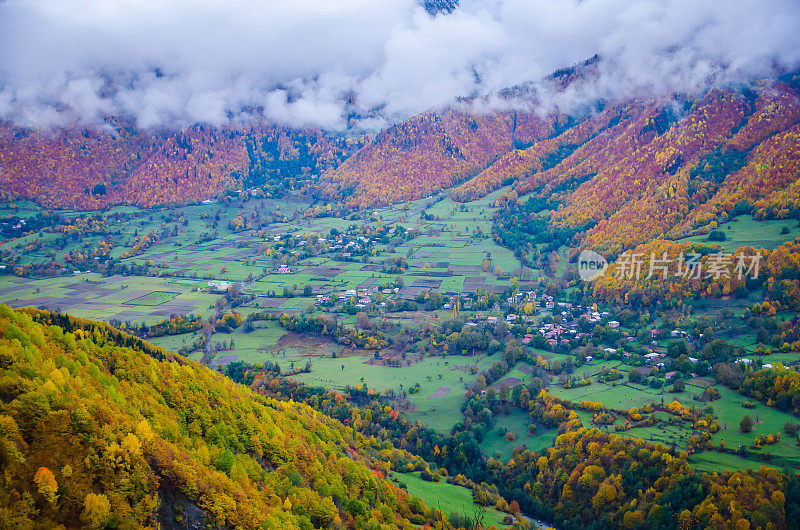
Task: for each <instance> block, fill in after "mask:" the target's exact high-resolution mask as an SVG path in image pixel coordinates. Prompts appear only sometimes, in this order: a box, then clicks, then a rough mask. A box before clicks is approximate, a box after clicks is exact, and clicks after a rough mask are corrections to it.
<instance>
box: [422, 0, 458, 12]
mask: <svg viewBox="0 0 800 530" xmlns="http://www.w3.org/2000/svg"><path fill="white" fill-rule="evenodd" d="M422 5H424V6H425V10H426V11H427V12H428V13H430V14H431V15H437V14H439V13H451V12H453V11H454V10H455V9H456V8H457V7H458V0H424V1H423V3H422Z"/></svg>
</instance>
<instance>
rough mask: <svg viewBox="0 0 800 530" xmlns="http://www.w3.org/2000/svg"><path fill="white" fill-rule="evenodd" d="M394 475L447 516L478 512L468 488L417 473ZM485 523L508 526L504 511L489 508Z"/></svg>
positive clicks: (472, 514)
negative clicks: (505, 522) (431, 479)
mask: <svg viewBox="0 0 800 530" xmlns="http://www.w3.org/2000/svg"><path fill="white" fill-rule="evenodd" d="M392 477H393V478H396V479H397V480H398V481H400V482H401V483H403V484H405V485H406V488H407V489H408V492H409V493H410V494H411V495H413V496H414V497H417V498H419V499H422V500H423V501H425V504H427V505H428V506H430V507H431V508H438V509H440V510H441V511H442V512H444V514H445V515H446V516H449V515H450V514H451V513H460V514H464V515H468V516H470V517H474V516H475V515H476V514H477V513H478V509H479V507H478V505H477V504H475V503H474V502H473V501H472V492H471V491H470V490H468V489H467V488H462V487H461V486H456V485H455V484H448V483H446V482H444V480H442V481H441V482H427V481H424V480H422V479H421V478H420V477H419V472H416V473H392ZM484 513H485V518H484V525H485V526H487V527H489V526H496V527H498V528H506V527H507V526H508V525H504V524H503V517H504V516H505V514H504V513H502V512H499V511H497V510H495V509H494V508H487V509H486V510H485V512H484Z"/></svg>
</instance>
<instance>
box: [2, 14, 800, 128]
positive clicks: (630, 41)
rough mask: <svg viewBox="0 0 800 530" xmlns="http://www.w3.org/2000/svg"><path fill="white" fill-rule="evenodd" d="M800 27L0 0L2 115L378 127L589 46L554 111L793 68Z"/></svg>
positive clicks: (517, 78) (798, 21)
mask: <svg viewBox="0 0 800 530" xmlns="http://www.w3.org/2000/svg"><path fill="white" fill-rule="evenodd" d="M799 28H800V2H798V1H797V0H751V1H745V0H724V1H723V0H653V1H645V0H627V1H623V0H584V1H574V0H494V1H492V0H466V1H462V2H461V4H460V6H459V8H458V9H456V10H455V11H454V12H453V13H452V14H449V15H438V16H435V17H433V16H431V15H429V14H428V13H427V12H426V11H425V10H424V9H422V7H420V6H419V4H418V3H417V2H416V1H415V0H271V1H270V0H262V1H256V0H6V1H2V0H0V120H10V121H13V122H15V123H16V124H19V125H29V126H39V127H48V126H54V125H64V124H71V123H76V122H78V123H84V124H87V123H93V122H99V121H100V120H101V119H102V117H103V116H104V115H107V114H125V115H130V116H133V117H135V119H136V120H137V122H138V124H139V125H140V126H141V127H146V128H147V127H159V126H180V125H185V124H189V123H194V122H205V123H211V124H224V123H227V122H228V121H229V120H231V119H232V120H240V119H246V116H247V113H248V110H247V109H251V108H259V109H263V111H264V113H265V114H266V115H267V116H268V118H269V119H271V120H274V121H278V122H281V123H285V124H288V125H292V126H319V127H324V128H327V129H341V128H344V127H346V126H347V116H348V113H353V112H355V113H357V114H359V115H362V116H370V118H369V119H365V120H362V122H361V126H363V127H368V128H380V127H383V126H385V125H386V124H387V123H391V122H393V121H397V120H400V119H404V118H406V117H408V116H411V115H414V114H417V113H420V112H423V111H425V110H428V109H432V108H437V107H441V106H444V105H447V104H449V103H451V102H452V101H453V100H454V99H455V98H459V97H464V96H474V95H488V94H492V93H494V92H496V91H498V90H500V89H502V88H505V87H509V86H514V85H518V84H521V83H525V82H534V83H536V82H539V81H540V80H542V79H543V78H544V77H545V76H547V75H548V74H550V73H552V72H553V71H554V70H556V69H558V68H560V67H564V66H569V65H573V64H576V63H578V62H581V61H583V60H585V59H588V58H589V57H591V56H593V55H594V54H599V55H600V56H601V58H602V60H601V62H600V67H599V72H598V76H597V77H596V78H595V79H593V81H592V83H591V84H586V85H582V86H580V87H576V88H574V89H573V90H570V91H569V92H567V93H566V94H560V95H559V96H558V97H555V96H553V95H546V94H544V93H543V92H542V88H541V87H540V88H539V101H540V104H543V105H546V106H548V107H549V106H553V105H558V106H561V107H562V108H563V107H568V106H569V105H572V104H575V103H580V102H582V101H585V100H586V99H587V98H594V97H606V98H613V97H625V96H629V95H649V94H658V93H662V94H668V93H671V92H692V91H696V90H700V89H703V88H706V87H708V86H713V85H719V86H721V85H726V84H729V83H735V82H740V81H747V80H750V79H754V78H759V77H766V76H774V75H776V73H780V72H781V71H786V70H793V69H796V68H798V65H800V31H798V29H799ZM348 102H349V103H348Z"/></svg>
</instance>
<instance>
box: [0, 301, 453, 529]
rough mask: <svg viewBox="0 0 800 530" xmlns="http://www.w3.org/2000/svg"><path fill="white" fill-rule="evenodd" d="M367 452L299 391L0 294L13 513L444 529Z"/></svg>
mask: <svg viewBox="0 0 800 530" xmlns="http://www.w3.org/2000/svg"><path fill="white" fill-rule="evenodd" d="M383 449H384V452H385V450H386V445H384V446H383ZM389 449H390V451H389V452H392V451H394V452H397V451H398V450H396V449H393V448H391V447H390V448H389ZM400 453H402V455H404V457H405V458H406V459H407V460H406V461H409V462H413V461H415V458H416V457H413V456H411V455H407V454H406V453H405V452H400ZM372 455H373V449H372V447H371V445H370V444H369V443H367V441H366V440H365V439H364V437H363V436H362V435H360V434H357V433H355V432H354V431H353V430H352V429H350V428H347V427H345V426H343V425H342V424H341V423H340V422H338V421H336V420H333V419H331V418H329V417H327V416H325V415H323V414H320V413H317V412H315V411H314V410H312V409H311V408H309V407H308V406H306V405H304V404H299V403H295V402H285V401H283V402H282V401H275V400H273V399H269V398H264V397H262V396H258V395H256V394H254V393H252V392H251V391H250V390H249V389H248V388H246V387H244V386H241V385H237V384H235V383H233V382H232V381H230V380H229V379H226V378H225V377H223V376H222V375H220V374H218V373H215V372H213V371H211V370H209V369H207V368H205V367H203V366H201V365H199V364H197V363H194V362H192V361H189V360H186V359H184V358H182V357H180V356H177V355H174V354H172V353H170V352H167V351H166V350H163V349H161V348H158V347H154V346H152V345H150V344H148V343H146V342H144V341H142V340H140V339H137V338H135V337H133V336H130V335H127V334H125V333H122V332H120V331H118V330H115V329H113V328H110V327H108V326H107V325H105V324H102V323H98V322H91V321H86V320H82V319H77V318H73V317H68V316H66V315H62V314H57V313H49V312H45V311H38V310H27V311H13V310H11V309H9V308H8V307H7V306H4V305H0V470H2V473H0V521H2V525H4V526H6V527H13V528H33V527H55V526H56V525H64V526H67V527H78V526H81V525H86V526H89V527H94V528H101V527H119V528H134V527H135V528H143V527H157V526H163V527H181V528H183V527H187V526H195V527H203V526H205V525H207V524H210V525H212V526H228V527H241V528H255V527H258V526H259V525H261V526H262V527H265V528H311V527H312V526H313V527H322V526H338V525H341V524H342V523H343V522H344V523H348V524H359V525H366V526H370V527H373V526H374V527H379V526H380V525H390V526H394V525H400V526H408V525H411V524H412V523H413V524H417V525H419V524H431V525H434V524H436V525H443V526H444V527H448V525H447V523H446V522H444V521H443V520H442V519H443V517H442V514H441V512H438V511H435V510H434V511H432V510H430V509H428V508H427V507H426V506H425V505H424V504H422V503H421V502H419V501H417V500H414V499H411V498H409V496H408V494H407V493H406V492H405V491H403V490H400V489H398V488H397V487H395V486H394V485H392V484H391V483H390V482H389V481H388V480H386V479H385V478H384V477H385V475H386V472H387V471H388V467H389V464H388V462H384V461H380V460H379V459H378V458H376V457H375V456H372Z"/></svg>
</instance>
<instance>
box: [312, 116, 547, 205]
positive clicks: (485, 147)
mask: <svg viewBox="0 0 800 530" xmlns="http://www.w3.org/2000/svg"><path fill="white" fill-rule="evenodd" d="M552 130H553V122H552V120H542V119H540V118H538V117H537V116H535V115H532V114H525V113H515V112H497V113H490V114H484V115H469V114H465V113H462V112H456V111H450V110H448V111H445V112H443V113H428V114H423V115H420V116H416V117H414V118H411V119H409V120H406V121H404V122H402V123H400V124H398V125H395V126H393V127H390V128H389V129H387V130H386V131H384V132H382V133H380V134H379V135H378V136H377V137H376V138H375V140H374V141H372V142H370V143H369V144H367V145H365V146H364V147H363V148H361V149H360V150H359V151H358V152H357V153H355V154H354V155H352V156H351V157H350V158H348V159H347V160H346V161H345V162H344V163H342V164H341V165H340V166H338V167H337V168H336V169H334V170H331V171H329V172H327V173H326V174H325V175H323V180H322V193H323V194H324V195H325V196H327V197H329V198H332V199H342V200H345V202H346V205H347V206H349V207H352V208H368V207H371V206H374V205H377V204H394V203H398V202H402V201H406V200H410V199H417V198H420V197H424V196H425V195H428V194H431V193H435V192H436V191H439V190H441V189H444V188H449V187H451V186H453V185H455V184H458V183H459V182H462V181H464V180H467V179H469V178H471V177H473V176H475V175H476V174H478V173H479V172H480V171H482V170H483V169H485V168H486V167H488V166H489V165H490V164H492V163H493V162H495V161H496V160H497V158H498V157H499V156H500V155H502V154H504V153H506V152H508V151H509V150H511V149H512V148H513V147H514V145H515V144H519V143H523V144H530V143H532V142H535V141H537V140H541V139H544V138H546V137H547V136H548V135H550V134H551V133H552Z"/></svg>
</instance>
